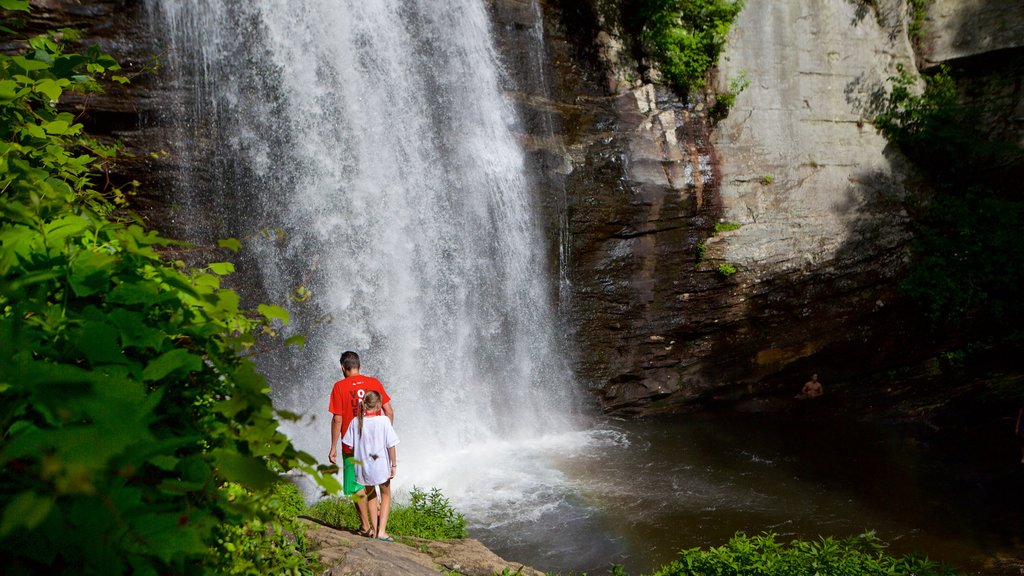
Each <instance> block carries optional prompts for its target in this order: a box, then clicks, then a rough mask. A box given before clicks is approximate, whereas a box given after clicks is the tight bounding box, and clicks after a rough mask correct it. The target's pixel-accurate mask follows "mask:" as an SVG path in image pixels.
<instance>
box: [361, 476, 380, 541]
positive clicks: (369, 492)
mask: <svg viewBox="0 0 1024 576" xmlns="http://www.w3.org/2000/svg"><path fill="white" fill-rule="evenodd" d="M363 492H364V493H365V494H366V508H367V511H368V512H369V515H370V536H371V537H376V536H377V514H378V510H377V488H376V487H374V486H367V487H366V488H364V489H363Z"/></svg>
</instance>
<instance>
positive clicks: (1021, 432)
mask: <svg viewBox="0 0 1024 576" xmlns="http://www.w3.org/2000/svg"><path fill="white" fill-rule="evenodd" d="M1014 430H1015V431H1016V434H1017V444H1020V463H1021V464H1024V406H1022V407H1021V409H1020V410H1017V425H1016V426H1015V427H1014Z"/></svg>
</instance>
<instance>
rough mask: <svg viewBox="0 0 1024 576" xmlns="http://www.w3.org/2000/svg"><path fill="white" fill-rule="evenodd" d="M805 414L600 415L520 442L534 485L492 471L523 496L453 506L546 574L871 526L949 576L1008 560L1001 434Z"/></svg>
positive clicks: (1014, 504)
mask: <svg viewBox="0 0 1024 576" xmlns="http://www.w3.org/2000/svg"><path fill="white" fill-rule="evenodd" d="M818 408H819V406H815V405H813V404H811V405H807V406H794V407H793V409H791V410H785V411H783V412H781V413H757V414H749V413H732V414H704V415H689V416H679V417H675V418H672V419H655V420H644V421H619V420H607V419H606V420H603V421H600V423H599V424H597V426H596V427H594V428H593V429H591V430H590V431H587V432H580V433H577V434H575V435H567V436H563V437H560V438H552V439H548V440H546V441H545V442H543V443H541V444H539V445H537V446H535V447H534V448H532V449H530V450H529V451H528V452H529V456H528V457H529V458H531V459H533V462H534V463H535V464H536V467H537V469H539V470H541V471H542V472H541V473H540V477H539V478H534V477H530V476H529V475H521V476H518V477H515V478H508V479H507V480H508V483H507V486H508V488H506V490H521V491H522V492H523V493H525V496H522V495H520V496H517V497H516V498H511V499H509V500H508V501H506V502H501V501H495V499H494V498H492V497H490V496H489V495H486V491H483V492H482V493H474V492H473V491H472V490H471V491H469V492H468V493H467V492H462V491H458V490H456V491H455V492H453V494H454V496H455V498H454V500H455V501H456V503H457V504H458V505H459V506H460V507H461V508H463V509H465V510H467V512H468V513H469V516H470V519H471V520H472V529H471V535H472V536H473V537H476V538H478V539H480V540H482V541H483V542H484V543H486V544H488V545H489V546H490V547H492V548H493V549H494V550H496V551H497V552H498V553H499V554H502V555H503V556H504V557H506V558H510V559H514V560H518V561H521V562H524V563H527V564H529V565H532V566H535V567H538V568H540V569H543V570H548V571H553V572H556V573H557V572H563V573H564V572H582V571H587V572H589V573H591V574H603V573H606V571H607V569H608V568H609V566H610V565H611V564H612V563H617V564H621V565H622V566H623V567H625V568H626V569H627V571H628V572H629V573H630V574H634V575H635V574H641V573H649V572H650V571H651V570H653V569H654V568H655V567H657V566H660V565H662V564H664V563H666V562H668V561H671V560H672V559H673V558H674V557H675V556H676V554H677V552H678V551H679V550H681V549H687V548H693V547H710V546H719V545H722V544H724V543H725V542H727V541H728V540H729V538H730V537H731V536H732V535H733V534H735V533H736V532H737V531H742V532H745V533H746V534H748V535H757V534H761V533H763V532H772V533H774V534H776V535H777V540H778V541H780V542H788V541H790V540H792V539H795V538H802V539H817V538H818V537H819V536H836V537H844V536H855V535H858V534H862V533H864V532H866V531H874V532H875V533H876V535H877V536H878V537H879V538H880V539H881V540H882V541H884V542H886V543H888V544H889V545H890V548H889V550H890V552H891V553H893V554H899V555H902V554H908V553H922V554H925V555H927V556H929V557H930V558H932V559H935V560H940V561H942V562H945V563H948V564H950V565H952V566H954V567H956V568H958V569H960V570H962V572H961V573H962V574H1018V573H1019V570H1020V569H1021V568H1022V567H1024V548H1021V538H1022V536H1024V524H1022V520H1021V519H1022V518H1024V516H1022V514H1024V499H1022V498H1021V492H1020V486H1021V482H1022V481H1024V470H1020V469H1018V468H1024V466H1021V465H1020V464H1019V463H1018V462H1017V458H1016V456H1017V453H1016V449H1015V447H1014V446H1013V443H1012V439H1011V438H1010V437H1009V435H1008V434H1004V435H1002V436H1000V437H999V439H1002V440H1004V441H1003V442H993V438H988V439H984V438H977V439H975V438H972V439H965V443H964V444H961V445H959V446H955V447H946V448H942V447H936V446H927V445H924V444H922V443H921V442H920V441H919V440H916V439H915V438H914V437H913V436H912V435H910V434H907V433H906V431H905V430H897V429H896V428H893V427H892V426H883V425H881V424H872V423H867V422H860V421H858V420H857V419H854V418H851V417H848V416H844V415H843V414H842V412H841V411H838V410H837V409H836V408H835V407H834V406H833V405H831V404H823V405H821V407H820V408H821V409H820V410H819V409H818ZM975 441H977V442H979V444H973V445H972V443H973V442H975ZM980 442H987V445H983V444H980ZM993 452H995V454H993ZM993 455H995V456H996V458H997V460H995V464H994V465H993V460H991V458H992V456H993ZM504 456H505V457H506V458H507V459H508V460H507V462H510V463H514V462H516V461H517V456H515V455H514V454H506V455H504ZM522 457H523V455H519V458H522ZM495 460H498V459H497V458H496V459H495ZM485 465H487V466H501V465H502V463H501V462H500V461H485ZM507 465H508V464H506V466H507ZM513 465H514V464H513ZM553 470H556V471H557V473H555V472H552V471H553ZM522 484H525V486H521V485H522ZM482 487H483V486H482ZM513 487H514V488H513ZM499 500H500V499H499Z"/></svg>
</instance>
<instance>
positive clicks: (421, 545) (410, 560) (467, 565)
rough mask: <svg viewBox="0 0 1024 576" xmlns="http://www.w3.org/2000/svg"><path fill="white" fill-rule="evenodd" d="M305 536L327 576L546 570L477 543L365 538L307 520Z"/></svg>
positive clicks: (471, 575) (486, 575) (469, 575)
mask: <svg viewBox="0 0 1024 576" xmlns="http://www.w3.org/2000/svg"><path fill="white" fill-rule="evenodd" d="M303 523H304V524H305V525H306V527H307V529H306V536H307V537H308V538H309V540H310V542H311V543H312V547H313V549H315V550H316V551H317V552H318V553H319V554H320V560H321V562H323V564H324V566H325V567H326V570H325V571H324V572H323V576H394V575H402V576H420V575H427V576H434V575H436V574H452V573H456V574H464V575H466V576H490V575H491V574H501V573H502V572H503V571H507V572H511V573H514V574H522V575H524V576H543V572H540V571H537V570H534V569H533V568H530V567H528V566H523V565H522V564H518V563H515V562H508V561H506V560H504V559H502V558H501V557H500V556H498V555H497V554H495V553H494V552H491V551H490V550H489V549H487V547H486V546H484V545H483V544H481V543H480V542H479V541H477V540H473V539H469V538H467V539H464V540H446V541H435V540H424V539H421V538H402V539H401V542H383V541H381V540H374V539H371V538H364V537H361V536H358V535H356V534H353V533H352V532H350V531H348V530H342V529H337V528H332V527H330V526H325V525H323V524H320V523H317V522H314V521H312V520H303Z"/></svg>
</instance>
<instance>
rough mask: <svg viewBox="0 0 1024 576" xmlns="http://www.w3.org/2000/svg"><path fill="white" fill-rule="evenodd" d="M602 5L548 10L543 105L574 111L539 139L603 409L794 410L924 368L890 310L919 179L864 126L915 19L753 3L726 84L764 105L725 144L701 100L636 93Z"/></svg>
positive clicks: (582, 347)
mask: <svg viewBox="0 0 1024 576" xmlns="http://www.w3.org/2000/svg"><path fill="white" fill-rule="evenodd" d="M499 4H500V3H499ZM608 4H610V3H602V2H592V3H588V2H583V1H578V2H573V1H563V2H560V3H556V2H545V3H542V6H543V8H544V14H545V24H546V26H545V29H544V30H545V40H546V42H547V45H548V50H549V51H550V54H549V60H548V62H549V65H550V66H551V67H552V68H554V69H555V70H554V72H553V73H551V74H549V75H548V77H549V78H550V79H551V82H550V84H549V85H548V86H547V88H546V90H548V94H547V95H546V98H547V99H548V100H553V101H555V102H558V103H561V104H562V105H565V108H562V109H558V110H556V112H555V113H553V114H552V118H553V120H554V121H553V122H551V123H549V125H552V126H554V127H555V129H554V131H553V132H552V133H551V134H550V135H549V136H548V137H546V138H544V139H542V140H543V141H544V142H547V143H548V145H547V146H546V147H545V148H544V151H545V153H546V154H548V155H549V156H557V155H559V154H560V155H561V156H562V157H563V158H564V161H562V162H555V163H554V164H557V165H559V166H567V167H568V173H567V174H564V175H561V174H560V179H557V180H550V181H549V182H548V185H549V188H548V192H547V193H548V194H556V193H561V194H564V197H565V199H566V200H565V204H564V206H565V214H564V216H563V218H564V220H563V221H564V222H566V223H567V224H568V229H569V239H568V242H567V256H566V257H564V259H563V261H562V263H563V266H565V267H566V269H567V270H568V272H567V279H568V283H569V285H570V287H571V295H570V297H569V298H568V299H566V300H563V302H564V303H565V311H566V314H567V318H568V324H569V326H571V327H572V329H571V330H570V331H569V334H570V337H569V341H570V343H571V346H572V348H573V349H574V350H575V352H576V361H577V364H576V365H577V372H578V374H579V375H580V376H581V377H582V378H583V379H584V380H585V381H586V382H588V383H589V384H590V385H591V387H592V389H593V390H594V392H595V394H596V396H597V397H598V398H599V400H600V402H601V404H602V406H603V408H604V409H605V410H608V411H612V412H617V413H621V414H647V413H654V412H663V411H678V410H685V409H688V408H689V407H691V406H692V405H694V404H697V403H703V402H714V401H716V400H719V399H724V400H728V399H730V398H735V397H739V396H742V395H743V394H748V393H750V392H751V391H755V390H761V391H763V390H764V389H780V390H782V391H784V390H786V389H787V387H794V388H795V390H794V391H793V393H795V392H796V391H798V390H799V387H800V385H801V384H802V383H803V382H804V381H805V380H806V379H807V376H808V375H809V374H810V373H811V372H819V373H821V374H822V377H823V378H827V379H830V380H831V379H834V378H836V377H840V376H842V375H847V374H851V373H857V372H858V371H864V370H871V369H873V368H878V367H882V366H885V365H886V364H887V363H889V362H892V361H893V356H894V355H913V354H916V353H917V352H918V351H919V350H925V349H927V347H928V346H929V345H930V344H931V342H930V339H929V338H927V337H926V336H925V335H924V334H922V333H921V331H920V328H919V327H918V326H917V325H916V324H915V323H914V321H913V320H912V318H914V314H913V313H912V311H911V310H910V309H909V305H908V304H907V303H906V302H903V301H902V300H901V299H900V297H899V296H898V293H897V291H896V281H897V278H898V277H899V275H900V273H901V272H902V270H903V269H904V267H905V266H906V263H907V258H908V249H907V248H908V245H907V242H908V237H909V236H908V233H907V229H906V218H905V215H904V214H903V213H902V211H901V209H900V200H901V197H900V196H901V192H900V191H901V190H902V189H903V180H904V178H905V177H906V174H907V168H906V167H905V166H903V165H902V163H901V160H900V158H899V156H898V155H896V154H893V153H892V151H891V150H888V149H887V143H886V142H885V140H884V139H883V138H882V137H881V136H879V135H877V134H876V133H875V131H874V129H873V128H872V127H871V126H870V119H871V118H872V117H873V116H874V114H875V113H876V112H877V109H876V108H875V107H876V106H877V104H878V94H879V89H880V88H881V87H882V85H883V83H884V81H885V79H886V78H887V77H888V76H889V75H891V74H893V73H895V70H896V65H897V64H899V63H904V64H906V65H908V66H909V67H912V65H913V54H912V51H911V49H910V44H909V42H908V41H907V40H906V34H905V33H904V27H905V12H904V11H903V5H902V3H900V2H878V3H875V4H876V6H875V7H868V6H866V5H862V3H857V2H850V1H848V0H832V1H828V2H811V1H809V0H807V1H802V0H790V1H787V2H771V3H752V4H751V5H750V6H748V7H747V8H746V9H745V10H744V12H743V13H741V15H740V20H739V22H737V24H736V26H735V27H734V33H733V36H732V37H731V38H730V42H729V44H728V46H727V50H726V54H725V55H724V58H723V62H722V64H721V70H720V71H719V78H718V82H719V84H720V86H719V89H721V90H725V89H727V88H728V85H729V82H730V80H731V79H733V78H735V77H737V76H739V75H741V74H743V75H746V76H747V77H748V78H749V79H750V81H751V85H750V87H748V89H747V90H746V91H744V92H743V93H742V94H741V95H740V97H739V98H738V99H737V102H736V105H735V107H734V109H733V111H732V113H731V114H730V115H729V117H728V118H726V119H725V120H723V121H722V122H721V123H719V124H718V125H713V124H712V122H711V121H710V120H709V119H708V117H707V114H706V106H705V105H704V103H703V102H702V101H701V99H700V97H699V95H698V96H697V97H695V98H691V101H690V102H689V103H684V102H682V101H680V99H679V98H678V97H677V96H676V95H675V94H673V93H672V92H670V91H668V90H665V89H663V88H656V87H654V86H653V85H650V84H645V83H644V82H643V81H642V80H640V79H639V78H640V74H639V73H638V72H637V70H638V69H639V67H638V66H637V64H636V62H635V61H634V60H633V56H634V55H633V54H632V53H631V51H630V49H629V46H628V41H626V40H624V36H623V35H622V34H621V33H619V32H618V30H617V23H616V18H617V17H618V15H617V14H616V10H615V7H614V6H613V7H611V8H609V6H608ZM580 14H584V15H585V16H584V17H581V16H580ZM766 23H767V25H766ZM559 66H561V68H559ZM580 70H588V71H589V76H586V75H583V74H581V73H580V72H579V71H580ZM581 76H583V77H584V78H585V79H586V81H585V82H581V81H580V80H579V78H580V77H581ZM567 79H576V81H575V83H571V82H570V81H568V80H567ZM581 88H583V90H584V91H583V92H582V93H581V91H580V89H581ZM581 96H582V97H581ZM569 104H571V106H569ZM568 109H571V111H572V112H571V116H570V114H569V113H568ZM559 186H560V188H559ZM718 222H728V223H734V224H738V225H740V227H739V228H738V229H736V230H731V231H724V232H718V233H716V232H715V228H714V226H715V224H716V223H718ZM733 268H734V269H735V270H736V271H737V272H736V273H735V275H730V274H729V271H730V270H731V269H733Z"/></svg>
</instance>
